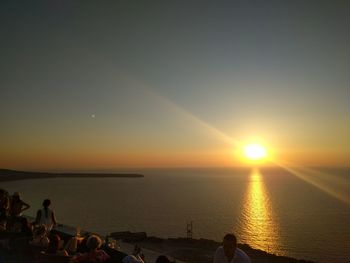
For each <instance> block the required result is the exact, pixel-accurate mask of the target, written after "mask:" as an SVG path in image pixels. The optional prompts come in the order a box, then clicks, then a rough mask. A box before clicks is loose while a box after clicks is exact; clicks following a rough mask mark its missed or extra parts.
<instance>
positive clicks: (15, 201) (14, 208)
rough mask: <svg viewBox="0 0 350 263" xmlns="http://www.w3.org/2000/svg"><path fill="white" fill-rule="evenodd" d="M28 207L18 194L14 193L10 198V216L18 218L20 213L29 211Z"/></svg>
mask: <svg viewBox="0 0 350 263" xmlns="http://www.w3.org/2000/svg"><path fill="white" fill-rule="evenodd" d="M29 208H30V205H28V204H27V203H25V202H24V201H23V200H22V199H21V197H20V195H19V193H18V192H15V193H14V194H13V196H12V200H11V206H10V214H11V216H13V217H19V216H21V215H22V212H23V211H25V210H27V209H29Z"/></svg>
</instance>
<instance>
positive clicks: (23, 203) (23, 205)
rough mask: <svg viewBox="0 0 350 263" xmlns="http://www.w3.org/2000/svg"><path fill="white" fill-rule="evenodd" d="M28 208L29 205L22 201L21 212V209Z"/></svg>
mask: <svg viewBox="0 0 350 263" xmlns="http://www.w3.org/2000/svg"><path fill="white" fill-rule="evenodd" d="M29 208H30V205H28V204H27V203H25V202H23V201H22V209H21V212H23V211H25V210H27V209H29Z"/></svg>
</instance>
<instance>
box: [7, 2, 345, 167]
mask: <svg viewBox="0 0 350 263" xmlns="http://www.w3.org/2000/svg"><path fill="white" fill-rule="evenodd" d="M349 13H350V4H349V3H348V1H277V0H276V1H210V2H209V1H208V2H207V1H36V2H35V3H34V2H32V1H22V2H20V1H1V3H0V21H1V23H0V30H1V41H0V55H1V60H0V72H1V73H0V74H1V75H0V76H1V77H0V89H1V104H0V122H1V128H0V138H1V139H0V167H2V168H11V169H29V170H33V169H37V170H55V169H56V170H73V169H84V170H88V169H113V168H123V167H129V168H133V167H135V168H136V167H231V166H240V165H242V161H241V160H240V158H239V156H238V154H237V151H238V145H239V144H242V143H243V144H244V143H246V142H249V141H252V140H254V141H259V142H262V143H263V144H264V145H266V146H267V147H268V148H269V149H270V151H271V153H272V155H273V156H274V158H276V160H278V161H280V160H283V161H287V162H289V163H292V164H295V165H305V166H320V165H321V166H350V140H349V134H350V104H349V99H350V86H349V83H350V72H349V71H350V34H349V26H350V16H349Z"/></svg>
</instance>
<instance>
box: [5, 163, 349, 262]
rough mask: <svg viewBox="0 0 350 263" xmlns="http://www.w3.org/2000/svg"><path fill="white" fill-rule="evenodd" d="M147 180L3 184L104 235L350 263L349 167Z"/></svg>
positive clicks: (151, 176)
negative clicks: (201, 242) (227, 241)
mask: <svg viewBox="0 0 350 263" xmlns="http://www.w3.org/2000/svg"><path fill="white" fill-rule="evenodd" d="M103 172H134V173H135V172H136V173H141V174H143V175H144V177H143V178H60V179H59V178H53V179H30V180H21V181H9V182H1V186H0V188H3V189H6V190H7V191H9V192H10V193H13V192H15V191H16V192H17V191H18V192H20V193H21V198H22V199H23V200H24V201H25V202H27V203H29V204H30V205H31V208H30V209H29V210H27V211H26V214H27V215H30V216H35V214H36V211H37V210H38V209H39V208H40V207H41V204H42V201H43V199H45V198H50V199H51V201H52V208H53V209H54V210H55V213H56V217H57V219H58V221H59V223H62V224H67V225H72V226H76V227H79V228H81V229H86V230H89V231H93V232H96V233H100V234H102V235H105V234H109V233H111V232H116V231H135V232H141V231H145V232H147V234H148V235H149V236H158V237H164V238H167V237H186V236H187V234H188V233H187V227H188V226H190V225H191V224H192V235H193V238H206V239H213V240H216V241H221V240H222V238H223V236H224V235H225V234H226V233H229V232H233V233H235V234H236V236H237V238H238V241H239V242H240V243H246V244H249V245H250V246H251V247H253V248H256V249H261V250H264V251H267V252H269V253H274V254H277V255H284V256H289V257H294V258H298V259H306V260H313V261H316V262H321V263H326V262H327V263H329V262H338V263H345V262H348V263H349V262H350V257H349V254H350V169H348V168H327V169H326V168H322V169H321V168H318V169H317V168H308V169H306V168H293V169H292V168H286V169H285V168H283V169H282V168H260V169H259V168H225V169H224V168H206V169H204V168H202V169H198V168H187V169H184V168H181V169H134V170H113V171H111V170H109V171H103Z"/></svg>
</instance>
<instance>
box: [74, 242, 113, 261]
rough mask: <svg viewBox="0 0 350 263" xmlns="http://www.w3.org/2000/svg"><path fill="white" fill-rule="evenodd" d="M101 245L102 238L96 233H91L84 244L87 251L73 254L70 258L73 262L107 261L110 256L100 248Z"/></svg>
mask: <svg viewBox="0 0 350 263" xmlns="http://www.w3.org/2000/svg"><path fill="white" fill-rule="evenodd" d="M101 245H102V240H101V238H99V237H98V236H96V235H91V236H90V237H89V238H88V240H87V242H86V246H87V247H88V249H89V252H87V253H84V254H81V255H78V256H75V257H74V258H73V260H72V262H75V263H91V262H95V263H102V262H107V261H108V260H109V259H110V256H108V254H107V253H106V252H105V251H104V250H102V249H100V247H101Z"/></svg>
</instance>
